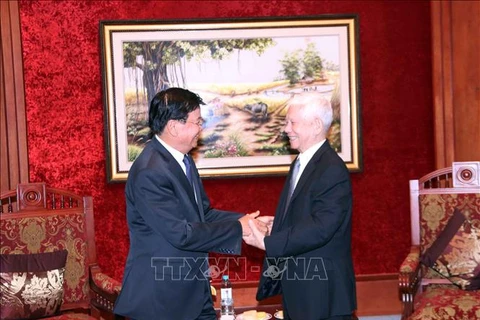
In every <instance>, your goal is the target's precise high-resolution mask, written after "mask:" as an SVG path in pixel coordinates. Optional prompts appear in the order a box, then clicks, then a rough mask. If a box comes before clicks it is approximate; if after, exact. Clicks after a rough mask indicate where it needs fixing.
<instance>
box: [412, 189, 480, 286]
mask: <svg viewBox="0 0 480 320" xmlns="http://www.w3.org/2000/svg"><path fill="white" fill-rule="evenodd" d="M419 200H420V211H421V215H420V252H421V254H422V255H423V254H424V253H425V251H426V250H427V249H428V248H430V247H431V246H432V244H433V243H434V242H435V240H436V239H437V238H438V236H439V235H440V233H441V231H442V230H444V229H445V226H446V225H447V223H448V221H449V220H450V217H451V216H452V215H453V212H454V210H455V208H458V209H459V210H460V211H462V213H463V214H464V215H465V216H466V217H467V219H468V220H469V221H471V222H472V224H474V225H479V226H480V194H479V193H476V194H473V193H465V194H426V195H420V196H419ZM424 272H425V276H424V277H425V278H430V279H437V278H442V276H441V275H440V274H439V273H437V272H435V271H434V270H432V269H430V268H426V267H424Z"/></svg>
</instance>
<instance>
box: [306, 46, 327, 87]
mask: <svg viewBox="0 0 480 320" xmlns="http://www.w3.org/2000/svg"><path fill="white" fill-rule="evenodd" d="M322 70H323V64H322V58H321V57H320V55H319V53H318V51H317V48H316V46H315V43H309V44H308V45H307V48H306V49H305V52H304V53H303V76H304V78H312V79H315V78H320V77H321V74H322Z"/></svg>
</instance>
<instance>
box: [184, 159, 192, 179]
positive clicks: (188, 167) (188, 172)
mask: <svg viewBox="0 0 480 320" xmlns="http://www.w3.org/2000/svg"><path fill="white" fill-rule="evenodd" d="M183 163H184V164H185V169H186V170H185V172H186V175H187V179H188V182H190V185H192V186H193V179H192V166H191V165H190V159H189V158H188V156H187V155H185V156H184V157H183Z"/></svg>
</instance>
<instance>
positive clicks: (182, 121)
mask: <svg viewBox="0 0 480 320" xmlns="http://www.w3.org/2000/svg"><path fill="white" fill-rule="evenodd" d="M178 121H180V122H181V123H184V124H185V123H187V122H188V123H192V124H196V125H197V126H199V127H200V128H203V126H204V124H205V120H204V119H203V118H200V119H198V120H197V121H188V120H184V119H180V120H178Z"/></svg>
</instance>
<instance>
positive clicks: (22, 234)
mask: <svg viewBox="0 0 480 320" xmlns="http://www.w3.org/2000/svg"><path fill="white" fill-rule="evenodd" d="M0 199H1V205H0V239H1V240H0V253H1V254H22V253H24V254H25V253H42V252H51V251H56V250H62V249H66V250H68V256H67V263H66V267H65V276H64V277H65V283H64V303H63V305H62V309H63V310H68V309H76V308H88V306H89V302H90V289H89V272H90V271H89V269H90V266H91V265H94V264H96V252H95V242H94V241H95V240H94V221H93V201H92V198H91V197H83V196H79V195H77V194H74V193H72V192H70V191H67V190H62V189H54V188H48V187H46V185H45V184H44V183H28V184H19V185H18V186H17V189H16V190H12V191H8V192H5V193H2V194H1V195H0Z"/></svg>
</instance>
